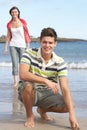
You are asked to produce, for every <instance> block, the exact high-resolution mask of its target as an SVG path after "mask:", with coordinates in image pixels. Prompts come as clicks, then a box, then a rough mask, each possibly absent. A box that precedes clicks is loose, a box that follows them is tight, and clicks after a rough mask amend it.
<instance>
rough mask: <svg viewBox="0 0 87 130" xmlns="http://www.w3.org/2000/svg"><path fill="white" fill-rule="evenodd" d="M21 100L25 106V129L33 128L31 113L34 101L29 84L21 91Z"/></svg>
mask: <svg viewBox="0 0 87 130" xmlns="http://www.w3.org/2000/svg"><path fill="white" fill-rule="evenodd" d="M22 100H23V103H24V105H25V109H26V114H27V121H26V122H25V126H26V127H30V128H32V127H34V115H33V111H32V107H33V101H34V90H33V87H32V85H31V84H29V83H28V84H26V86H25V87H24V89H23V90H22Z"/></svg>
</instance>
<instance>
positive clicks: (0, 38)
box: [0, 35, 87, 43]
mask: <svg viewBox="0 0 87 130" xmlns="http://www.w3.org/2000/svg"><path fill="white" fill-rule="evenodd" d="M5 39H6V36H5V35H3V36H1V37H0V43H5ZM39 41H40V38H39V37H37V38H34V37H31V42H39ZM57 41H58V42H78V41H84V42H87V40H84V39H78V38H60V37H58V38H57Z"/></svg>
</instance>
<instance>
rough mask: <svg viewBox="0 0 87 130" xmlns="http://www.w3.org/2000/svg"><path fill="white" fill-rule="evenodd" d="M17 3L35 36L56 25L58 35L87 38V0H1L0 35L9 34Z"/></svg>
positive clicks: (32, 34)
mask: <svg viewBox="0 0 87 130" xmlns="http://www.w3.org/2000/svg"><path fill="white" fill-rule="evenodd" d="M13 6H17V7H18V8H19V10H20V16H21V18H23V19H25V20H26V22H27V26H28V29H29V33H30V35H31V36H33V37H39V36H40V33H41V30H42V29H43V28H46V27H52V28H54V29H55V30H56V32H57V34H58V37H63V38H79V39H85V40H87V0H0V36H2V35H6V34H7V27H6V24H7V22H8V21H9V20H10V19H11V16H10V14H9V10H10V8H12V7H13Z"/></svg>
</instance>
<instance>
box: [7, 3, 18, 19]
mask: <svg viewBox="0 0 87 130" xmlns="http://www.w3.org/2000/svg"><path fill="white" fill-rule="evenodd" d="M14 9H16V10H17V11H18V18H20V10H19V9H18V7H16V6H13V7H12V8H11V9H10V10H9V14H10V15H11V12H12V10H14Z"/></svg>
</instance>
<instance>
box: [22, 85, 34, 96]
mask: <svg viewBox="0 0 87 130" xmlns="http://www.w3.org/2000/svg"><path fill="white" fill-rule="evenodd" d="M32 91H33V86H32V85H31V84H30V83H26V84H25V86H24V88H23V91H22V94H31V93H32Z"/></svg>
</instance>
